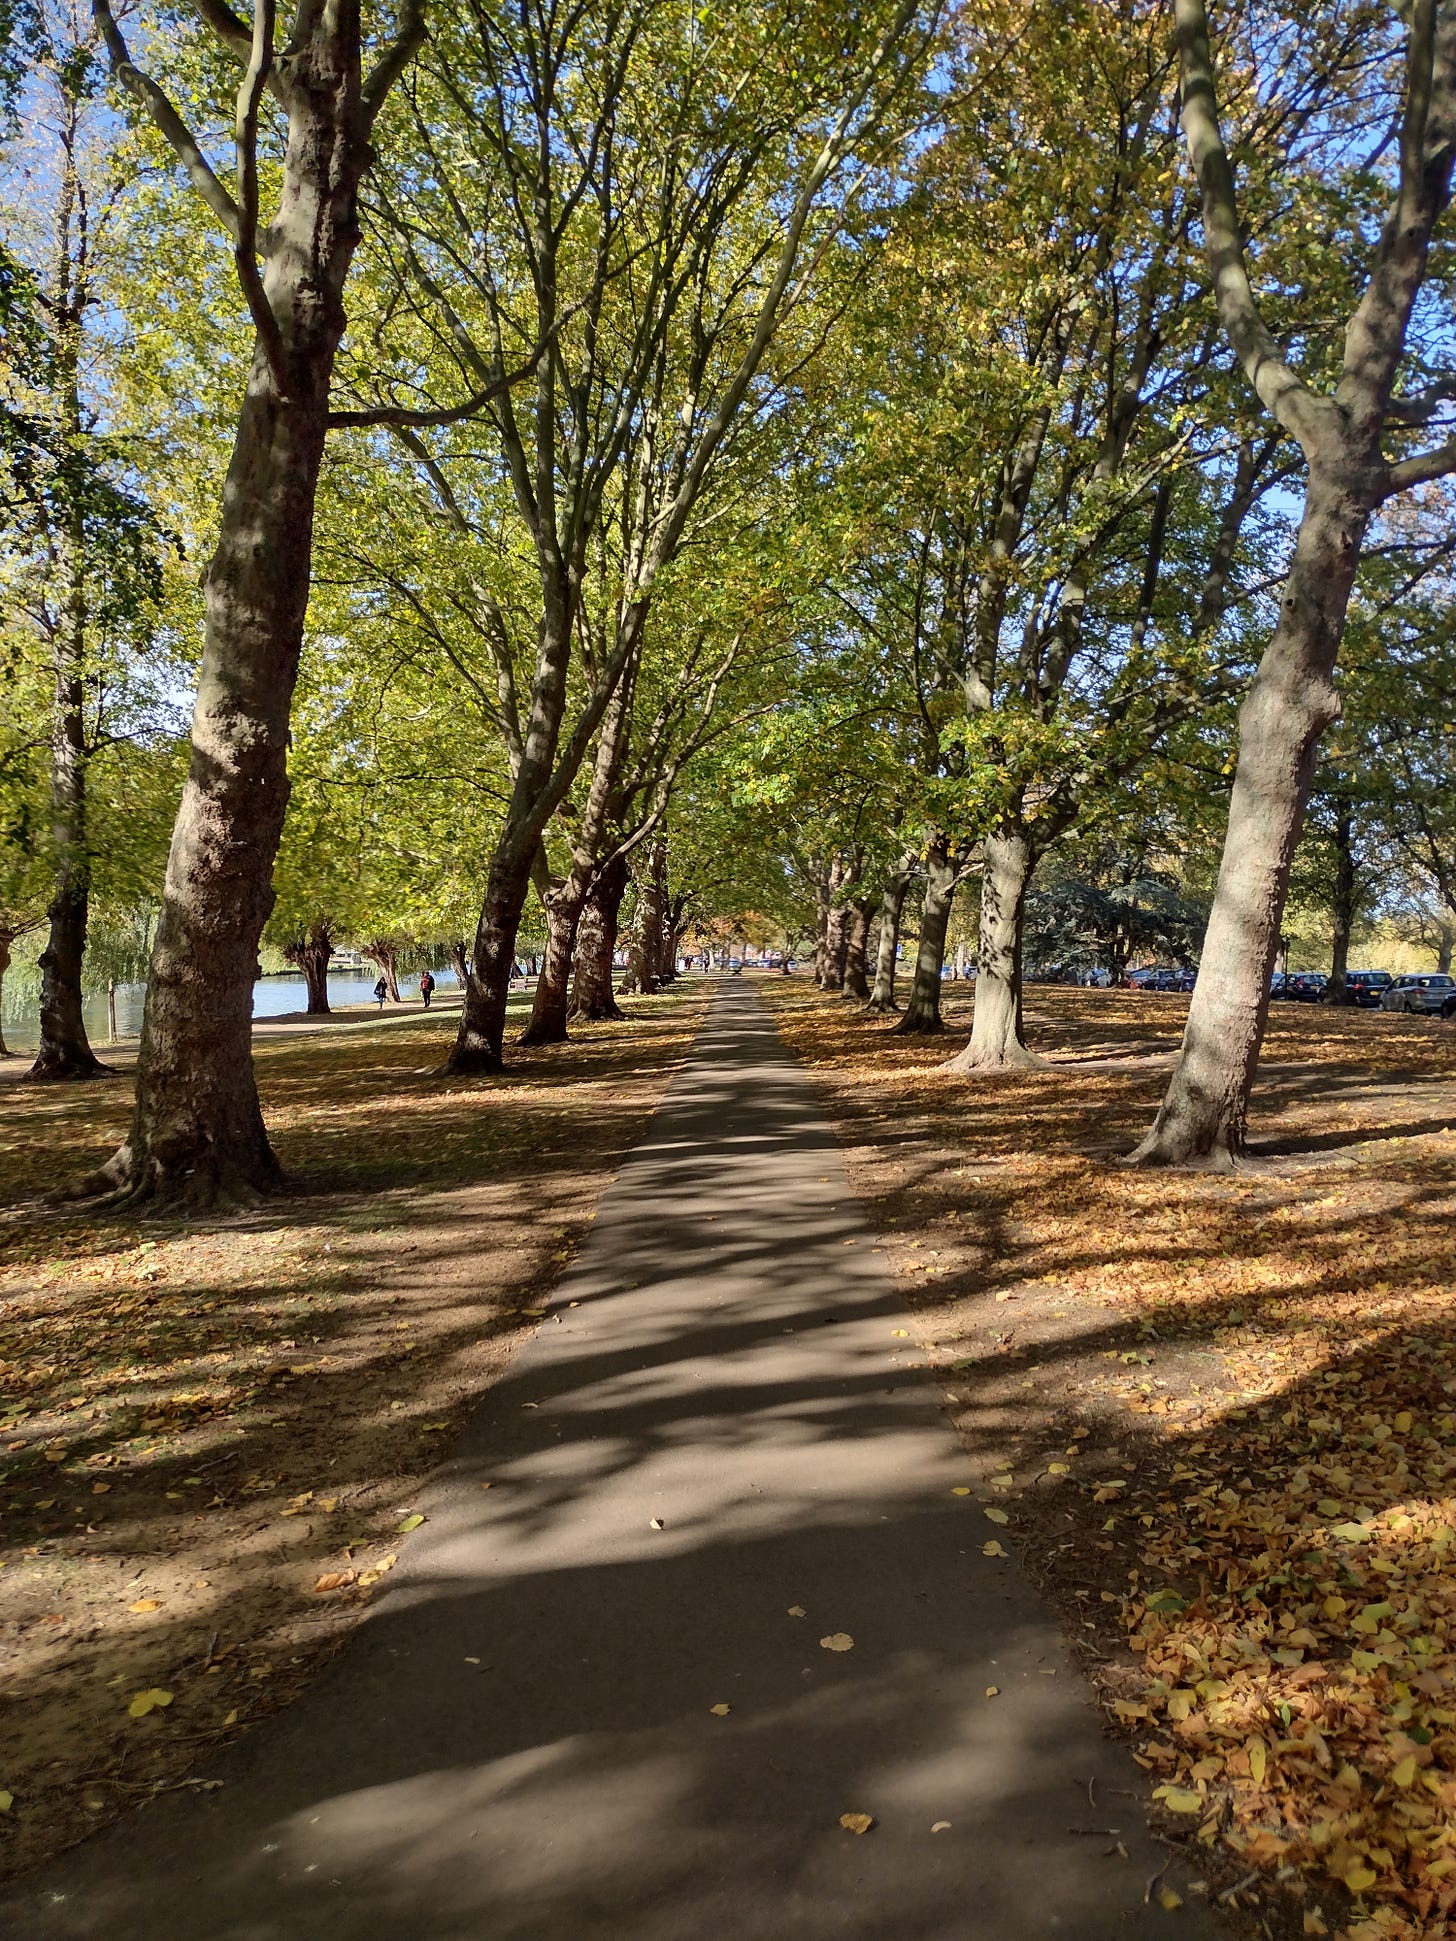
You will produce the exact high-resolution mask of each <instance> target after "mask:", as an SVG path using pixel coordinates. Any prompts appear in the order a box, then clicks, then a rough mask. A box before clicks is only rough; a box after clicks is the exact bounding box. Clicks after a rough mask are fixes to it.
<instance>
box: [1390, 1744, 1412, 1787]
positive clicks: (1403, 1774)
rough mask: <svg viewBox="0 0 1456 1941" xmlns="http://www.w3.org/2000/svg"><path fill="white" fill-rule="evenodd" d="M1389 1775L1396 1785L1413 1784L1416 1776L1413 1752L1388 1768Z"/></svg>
mask: <svg viewBox="0 0 1456 1941" xmlns="http://www.w3.org/2000/svg"><path fill="white" fill-rule="evenodd" d="M1390 1777H1391V1779H1392V1780H1393V1781H1394V1782H1395V1784H1396V1785H1397V1786H1413V1785H1414V1784H1415V1777H1416V1758H1415V1754H1414V1753H1413V1752H1410V1753H1407V1754H1406V1756H1405V1758H1404V1759H1402V1760H1400V1761H1399V1763H1398V1764H1397V1765H1394V1766H1392V1767H1391V1769H1390Z"/></svg>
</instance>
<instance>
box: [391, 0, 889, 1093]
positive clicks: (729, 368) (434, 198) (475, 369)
mask: <svg viewBox="0 0 1456 1941" xmlns="http://www.w3.org/2000/svg"><path fill="white" fill-rule="evenodd" d="M916 21H917V9H916V7H915V5H914V3H913V0H898V3H897V4H894V5H892V6H890V7H887V8H883V9H882V10H881V11H880V12H879V13H878V14H876V15H874V16H873V17H872V18H869V19H866V18H864V17H862V16H860V15H859V14H857V13H850V12H849V11H847V10H844V9H843V8H841V7H840V6H839V5H838V4H837V3H836V0H824V4H823V5H818V6H815V7H814V8H812V9H810V10H809V12H808V13H807V14H805V13H801V14H800V15H799V16H797V17H796V18H794V19H793V20H792V21H790V20H789V19H788V18H787V17H786V16H779V15H776V14H772V13H767V14H766V13H765V12H764V11H763V10H762V9H761V8H751V7H749V8H730V9H729V10H728V11H727V12H726V13H724V14H722V15H720V16H718V17H717V18H716V19H715V22H714V31H713V32H712V33H703V32H701V31H699V27H698V24H697V22H696V16H692V15H689V16H688V18H687V19H686V20H685V19H684V16H683V14H682V12H681V10H680V8H679V7H678V6H677V5H676V4H675V0H629V3H628V4H624V5H621V6H618V7H614V8H612V9H611V10H610V11H609V12H606V13H604V14H603V15H602V16H601V17H600V18H597V17H593V16H590V15H586V14H583V13H581V12H580V11H577V12H573V13H570V14H563V15H550V16H545V15H530V14H523V13H520V12H519V11H517V10H513V9H510V8H506V7H495V6H485V5H482V6H479V7H477V9H476V10H475V13H474V15H473V21H472V24H473V27H474V32H473V33H472V34H471V35H469V36H465V37H461V38H458V39H455V40H446V39H444V38H440V39H437V41H436V42H435V43H434V44H433V45H432V47H431V50H430V53H429V57H428V59H427V60H426V61H425V62H424V63H423V65H422V68H421V71H420V74H419V76H418V77H417V79H416V80H415V81H413V82H412V83H411V87H410V91H409V100H410V104H411V108H412V110H413V113H414V117H415V128H416V134H417V139H418V142H419V145H420V148H421V150H422V152H424V153H427V154H428V155H429V156H430V162H431V166H430V171H429V179H428V181H422V180H421V178H420V176H419V174H418V173H413V174H410V175H408V176H406V177H403V178H402V179H400V180H397V181H393V182H391V181H383V182H382V183H381V188H380V198H381V205H382V207H383V208H384V210H385V211H386V212H387V214H388V216H389V219H390V223H391V231H392V239H393V244H392V246H393V247H394V249H395V250H396V251H397V253H398V258H399V262H400V265H401V273H400V284H401V287H402V288H403V287H405V286H408V288H409V289H410V290H415V291H419V292H421V293H422V295H421V297H420V299H419V302H418V306H417V309H418V316H419V326H420V330H421V333H422V338H423V339H424V340H425V341H430V340H433V341H435V342H437V343H439V344H440V345H442V346H449V347H450V350H451V352H452V354H453V355H455V356H458V357H459V358H460V359H461V360H462V362H463V365H464V368H465V370H466V372H467V373H468V374H470V375H471V376H472V378H483V377H484V376H485V375H486V374H487V373H489V372H493V371H495V370H496V369H497V368H498V367H499V363H500V360H501V358H502V357H503V356H504V355H505V350H504V346H506V345H509V344H513V343H516V342H519V341H521V338H522V333H524V335H525V336H526V337H527V338H529V339H530V340H531V341H533V342H538V343H541V344H543V345H549V347H550V351H549V355H547V356H544V357H543V358H542V359H541V362H540V365H539V369H538V372H537V379H536V383H535V386H534V390H533V392H532V393H531V395H530V396H529V397H525V396H523V397H522V399H521V401H520V402H519V404H517V403H516V402H515V401H514V400H509V399H507V400H502V401H501V403H500V404H499V406H498V408H496V409H495V410H494V411H493V412H492V414H491V420H490V422H491V427H492V430H493V432H494V439H495V444H496V454H495V455H494V466H495V476H496V477H500V478H504V479H505V480H506V481H508V483H509V489H510V491H511V494H512V497H513V499H514V502H515V511H516V514H517V517H518V519H519V523H520V527H521V529H522V531H523V533H524V536H525V538H526V541H527V543H528V545H529V546H530V548H531V551H532V554H533V555H534V560H535V563H536V566H537V570H538V576H539V602H538V606H537V613H536V624H535V629H534V632H535V640H534V645H533V648H532V650H531V652H530V654H529V656H527V655H523V654H521V653H520V651H519V648H518V647H517V646H516V645H514V644H513V643H512V641H511V639H510V630H509V629H502V628H500V627H497V626H496V625H495V624H494V616H492V621H491V624H490V625H489V626H488V628H487V638H488V639H489V641H490V642H491V644H492V645H493V646H497V647H498V650H499V658H498V675H499V682H500V689H501V693H502V697H503V698H502V707H501V714H502V732H503V733H504V734H505V735H506V736H507V738H508V740H509V742H510V743H511V746H512V769H513V775H512V785H511V792H510V798H509V801H508V803H507V805H506V810H505V815H504V819H503V823H502V826H501V828H500V831H499V834H498V837H497V840H496V843H495V846H494V849H493V852H492V855H491V859H490V865H489V869H488V872H487V878H486V884H485V889H484V895H483V899H482V904H481V914H480V920H479V923H478V925H477V929H476V935H475V944H474V949H473V950H472V952H471V968H470V978H469V981H468V983H467V985H466V991H465V1001H464V1005H463V1007H462V1014H461V1020H460V1028H459V1033H458V1036H457V1039H456V1043H455V1045H454V1048H453V1050H452V1052H451V1054H450V1057H449V1059H448V1061H447V1066H446V1069H447V1070H449V1071H452V1072H490V1071H494V1070H497V1069H499V1066H500V1063H501V1055H502V1033H503V1028H504V1019H505V1006H506V995H507V989H508V984H509V976H510V969H511V965H512V962H513V959H514V953H515V943H516V932H517V926H518V924H519V922H520V918H521V912H522V909H523V906H524V903H525V898H526V894H527V890H528V887H529V884H530V881H531V876H532V871H533V869H536V868H537V867H538V857H539V853H540V845H541V841H542V837H543V834H544V832H545V830H546V828H547V826H548V823H549V822H550V819H551V817H552V815H553V814H554V813H555V811H556V810H557V808H558V807H559V806H560V804H561V803H562V801H563V800H564V799H565V797H566V795H567V792H568V791H569V789H570V788H571V787H572V785H573V783H574V781H575V778H576V774H577V771H578V769H579V768H580V765H581V763H582V762H583V760H584V759H585V757H586V754H587V752H588V750H589V748H590V747H591V746H592V743H593V739H594V738H595V737H597V736H598V730H599V729H600V728H601V726H602V724H603V722H604V719H605V717H606V712H607V709H608V705H609V703H610V702H611V700H612V697H613V695H614V693H615V692H616V690H617V688H618V685H619V683H620V682H622V681H623V679H624V678H627V677H628V675H629V670H630V669H631V668H632V667H633V666H634V664H635V663H636V661H637V659H638V657H639V656H640V653H641V650H642V640H643V637H644V634H645V630H646V627H647V622H648V616H649V613H650V611H651V608H652V605H653V601H654V599H655V598H656V593H657V582H658V580H659V577H660V576H661V574H662V573H663V572H664V570H665V569H666V568H667V567H668V566H669V565H670V564H671V562H672V561H673V559H674V558H675V556H676V555H677V553H678V551H679V549H680V548H681V547H682V545H683V544H684V541H685V539H686V538H687V537H688V535H689V529H690V523H691V521H692V519H693V516H694V513H695V509H696V508H697V506H698V504H699V501H700V499H701V498H702V496H703V494H704V491H705V489H706V488H708V486H709V485H710V483H711V480H712V478H713V476H714V474H715V471H717V470H718V469H719V468H721V467H722V466H723V465H724V463H725V462H727V460H728V459H729V456H730V454H731V453H732V452H733V451H734V449H735V446H736V444H737V441H738V435H739V434H740V433H741V432H742V431H743V429H744V427H745V426H751V424H752V422H753V420H754V418H755V416H756V415H757V414H758V413H760V412H762V411H765V410H771V409H772V405H773V399H772V396H771V393H768V392H767V391H765V393H764V394H763V395H756V394H755V392H754V387H755V384H756V382H757V381H758V379H759V377H760V374H761V372H762V371H763V369H764V366H765V359H766V356H767V354H768V352H769V349H770V346H771V344H772V343H773V341H774V339H775V337H776V335H777V334H778V333H780V332H781V331H782V329H783V328H784V325H785V323H786V320H787V319H788V318H790V317H791V316H792V315H794V314H795V313H796V312H797V311H798V309H799V308H800V306H801V305H802V304H803V303H804V301H805V299H806V296H807V293H808V292H809V290H810V288H811V287H812V284H813V281H814V272H815V270H816V267H817V265H818V262H819V260H820V258H821V256H822V255H823V253H824V251H825V249H826V248H827V247H828V246H829V244H830V242H831V241H832V239H833V237H834V236H835V235H836V234H837V232H838V230H839V229H840V227H841V226H842V224H843V221H844V213H845V198H846V196H847V195H848V193H849V191H848V190H847V189H846V187H845V185H844V183H843V179H842V178H843V177H844V175H845V172H846V170H847V167H848V164H849V161H850V158H851V157H853V158H855V160H856V161H858V162H860V163H864V162H868V161H870V160H871V159H872V158H873V157H874V155H875V153H876V150H877V147H878V146H880V145H882V144H883V142H884V136H883V132H882V130H883V124H884V122H885V119H886V117H887V114H888V112H889V109H890V106H891V104H892V103H893V102H894V101H895V100H896V98H897V97H898V96H899V95H900V94H901V92H902V91H903V87H904V83H905V82H906V80H907V79H908V77H909V76H910V74H911V73H912V72H913V71H914V69H915V66H916V64H917V62H918V61H919V59H920V57H921V55H922V53H923V50H924V45H925V36H924V33H923V32H921V31H918V30H917V26H916ZM446 104H449V105H450V106H451V107H453V108H454V109H456V110H457V131H458V137H459V145H458V146H457V147H456V148H455V149H454V150H452V151H451V152H449V153H447V152H445V151H444V150H443V149H442V148H441V147H440V145H439V144H438V143H436V142H434V141H433V139H432V137H431V133H430V130H431V127H432V125H433V123H434V122H435V120H436V118H437V116H439V115H441V114H442V113H443V112H444V110H445V106H446ZM416 457H417V458H418V459H419V462H420V463H421V464H422V465H423V466H425V467H426V469H429V468H431V467H433V468H434V473H435V474H438V479H437V484H439V483H440V482H441V481H443V486H442V496H443V492H444V491H448V492H449V493H450V494H451V495H453V497H454V498H455V500H456V502H457V503H459V504H461V505H462V506H463V505H465V504H466V503H467V500H468V499H469V498H470V497H471V496H473V495H472V494H469V493H467V492H466V491H464V490H462V488H461V487H460V486H459V485H458V483H456V482H455V479H454V477H453V476H452V472H451V463H450V460H451V452H450V449H449V445H448V441H440V442H439V443H438V444H437V446H436V447H434V448H431V449H430V450H428V451H424V452H421V451H417V452H416ZM608 542H610V553H609V558H608V567H609V570H608V572H607V574H606V576H605V578H604V579H600V580H598V581H597V582H596V583H595V586H594V573H595V570H596V568H597V565H598V563H599V555H600V549H601V547H602V546H603V545H604V544H607V543H608ZM593 593H595V598H593V597H592V596H593ZM518 660H521V661H524V662H526V666H527V668H528V669H529V671H528V672H524V677H522V678H518V671H517V662H518ZM577 672H579V673H580V674H582V675H583V676H584V678H583V679H582V680H581V682H580V688H579V692H578V694H577V696H576V699H575V709H574V712H573V713H571V715H570V718H568V710H569V704H570V703H571V701H572V681H573V676H574V673H577ZM599 745H600V744H599ZM569 883H570V889H569V891H568V892H567V900H568V901H569V902H571V903H572V904H574V905H575V906H576V907H577V908H578V909H579V904H580V895H581V894H582V893H583V892H582V883H581V876H580V873H579V872H578V871H577V870H576V868H575V866H573V869H572V871H571V872H570V873H569Z"/></svg>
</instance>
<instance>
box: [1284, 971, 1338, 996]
mask: <svg viewBox="0 0 1456 1941" xmlns="http://www.w3.org/2000/svg"><path fill="white" fill-rule="evenodd" d="M1329 981H1330V980H1329V979H1328V978H1327V977H1326V976H1325V974H1324V972H1323V971H1296V972H1295V973H1294V975H1293V977H1286V978H1285V980H1284V989H1283V991H1282V992H1281V996H1283V997H1291V998H1293V999H1294V1000H1295V1002H1296V1003H1298V1004H1318V1003H1319V1001H1320V999H1321V998H1322V997H1323V996H1324V989H1325V986H1326V984H1328V983H1329Z"/></svg>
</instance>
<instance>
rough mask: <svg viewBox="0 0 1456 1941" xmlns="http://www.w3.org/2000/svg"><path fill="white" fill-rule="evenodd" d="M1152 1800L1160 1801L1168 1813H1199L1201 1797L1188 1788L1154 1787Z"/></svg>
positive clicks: (1201, 1806)
mask: <svg viewBox="0 0 1456 1941" xmlns="http://www.w3.org/2000/svg"><path fill="white" fill-rule="evenodd" d="M1153 1798H1154V1799H1157V1800H1161V1801H1162V1802H1163V1804H1164V1806H1166V1807H1167V1809H1168V1811H1169V1812H1170V1813H1201V1812H1202V1811H1203V1796H1202V1795H1201V1794H1200V1793H1195V1792H1194V1791H1193V1790H1192V1788H1191V1787H1188V1786H1155V1787H1154V1788H1153Z"/></svg>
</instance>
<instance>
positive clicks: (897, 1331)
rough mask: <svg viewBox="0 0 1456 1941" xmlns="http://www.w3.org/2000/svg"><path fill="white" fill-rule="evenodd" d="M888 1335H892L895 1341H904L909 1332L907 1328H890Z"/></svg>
mask: <svg viewBox="0 0 1456 1941" xmlns="http://www.w3.org/2000/svg"><path fill="white" fill-rule="evenodd" d="M890 1333H891V1334H892V1335H894V1337H895V1339H896V1340H897V1341H904V1340H906V1339H907V1338H908V1337H909V1333H910V1330H909V1329H908V1328H891V1330H890Z"/></svg>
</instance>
